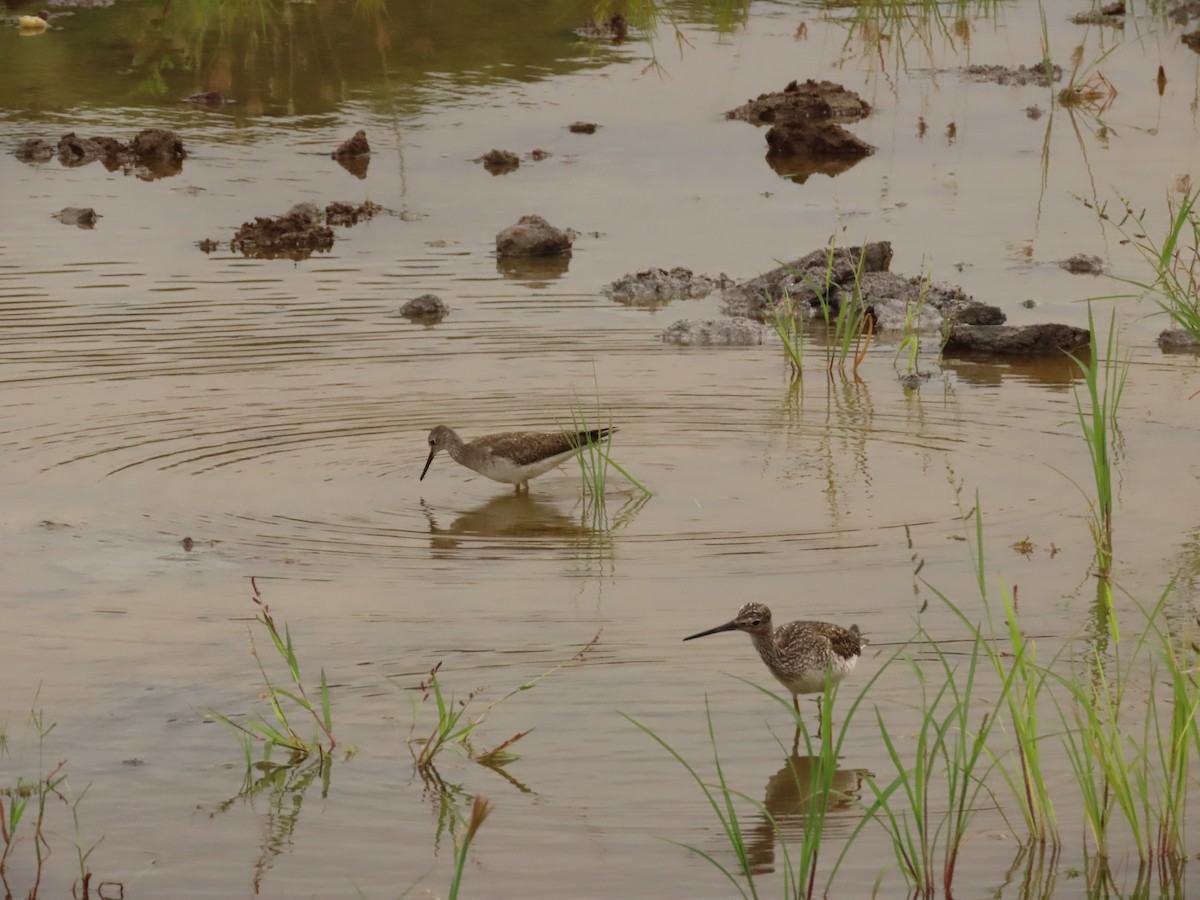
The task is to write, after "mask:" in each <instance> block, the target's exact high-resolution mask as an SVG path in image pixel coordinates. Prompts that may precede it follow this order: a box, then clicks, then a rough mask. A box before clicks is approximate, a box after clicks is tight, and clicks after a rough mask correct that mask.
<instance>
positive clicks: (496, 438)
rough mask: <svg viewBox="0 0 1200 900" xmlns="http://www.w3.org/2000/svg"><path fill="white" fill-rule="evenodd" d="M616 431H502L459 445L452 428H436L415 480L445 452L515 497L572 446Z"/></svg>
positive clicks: (558, 462) (567, 454) (561, 460)
mask: <svg viewBox="0 0 1200 900" xmlns="http://www.w3.org/2000/svg"><path fill="white" fill-rule="evenodd" d="M616 430H617V429H616V428H615V427H613V428H593V429H592V430H591V431H559V432H542V431H503V432H501V433H499V434H485V435H484V436H483V437H477V438H475V440H473V441H468V442H466V443H463V439H462V438H460V437H459V436H458V434H456V433H455V431H454V429H453V428H449V427H447V426H446V425H439V426H437V427H436V428H435V429H433V431H431V432H429V459H427V460H425V468H424V469H422V470H421V477H420V479H418V480H420V481H424V480H425V473H426V472H428V471H429V467H430V465H432V464H433V458H434V457H435V456H437V454H438V451H439V450H445V451H446V452H447V453H449V454H450V458H451V459H452V460H454V461H455V462H456V463H458V464H459V465H462V466H466V467H467V468H468V469H474V470H475V471H476V472H478V473H479V474H480V475H484V476H486V477H488V478H490V479H492V481H499V482H501V483H503V484H511V485H513V487H514V488H516V491H517V493H518V494H519V493H521V488H524V489H525V490H526V491H528V490H529V479H531V478H537V477H538V476H539V475H542V474H545V473H546V472H549V471H550V470H551V469H553V468H554V467H555V466H560V465H562V464H563V463H564V462H566V461H567V460H568V459H570V458H571V457H572V456H574V455H575V448H576V447H586V446H587V445H588V444H598V443H600V442H601V441H603V440H605V439H606V438H607V437H608V436H609V435H610V434H611V433H612V432H614V431H616Z"/></svg>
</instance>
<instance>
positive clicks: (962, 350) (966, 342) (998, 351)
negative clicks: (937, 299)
mask: <svg viewBox="0 0 1200 900" xmlns="http://www.w3.org/2000/svg"><path fill="white" fill-rule="evenodd" d="M1091 339H1092V335H1091V332H1090V331H1088V330H1087V329H1086V328H1076V327H1074V326H1073V325H1059V324H1054V323H1047V324H1043V325H1025V326H1014V325H961V324H956V325H954V326H953V327H952V328H951V329H950V333H949V336H948V337H947V338H946V342H945V344H944V346H943V347H942V355H943V356H973V355H979V356H1059V355H1061V354H1063V353H1076V352H1078V351H1079V350H1082V349H1083V348H1085V347H1087V346H1088V344H1089V343H1090V342H1091Z"/></svg>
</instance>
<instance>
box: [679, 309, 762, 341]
mask: <svg viewBox="0 0 1200 900" xmlns="http://www.w3.org/2000/svg"><path fill="white" fill-rule="evenodd" d="M765 333H766V328H765V326H763V325H760V324H759V323H758V322H754V321H752V320H750V319H747V318H744V317H742V316H734V317H732V318H729V319H704V320H703V321H700V322H693V321H691V320H690V319H680V320H679V321H678V322H675V323H674V324H673V325H671V326H670V327H669V328H667V329H666V330H664V331H663V333H662V340H663V343H664V344H675V345H676V346H679V347H691V346H694V345H709V346H712V345H717V346H727V347H751V346H754V345H756V344H761V343H762V342H763V338H764V335H765Z"/></svg>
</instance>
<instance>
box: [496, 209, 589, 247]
mask: <svg viewBox="0 0 1200 900" xmlns="http://www.w3.org/2000/svg"><path fill="white" fill-rule="evenodd" d="M574 241H575V232H573V231H571V230H570V229H566V230H563V229H561V228H555V227H554V226H553V225H551V224H550V223H549V222H547V221H546V220H545V219H543V218H542V217H541V216H536V215H531V216H521V218H520V219H519V220H518V221H517V222H516V224H514V225H509V226H508V227H507V228H505V229H503V230H502V231H501V232H499V233H498V234H497V235H496V253H497V255H499V256H560V255H562V254H565V253H570V252H571V244H572V243H574Z"/></svg>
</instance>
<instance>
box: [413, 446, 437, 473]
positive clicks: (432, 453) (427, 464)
mask: <svg viewBox="0 0 1200 900" xmlns="http://www.w3.org/2000/svg"><path fill="white" fill-rule="evenodd" d="M436 455H437V451H436V450H430V451H429V459H427V460H425V468H423V469H422V470H421V477H420V478H418V479H417V481H424V480H425V473H426V472H428V471H429V467H430V466H431V465H433V458H434V457H435V456H436Z"/></svg>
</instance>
